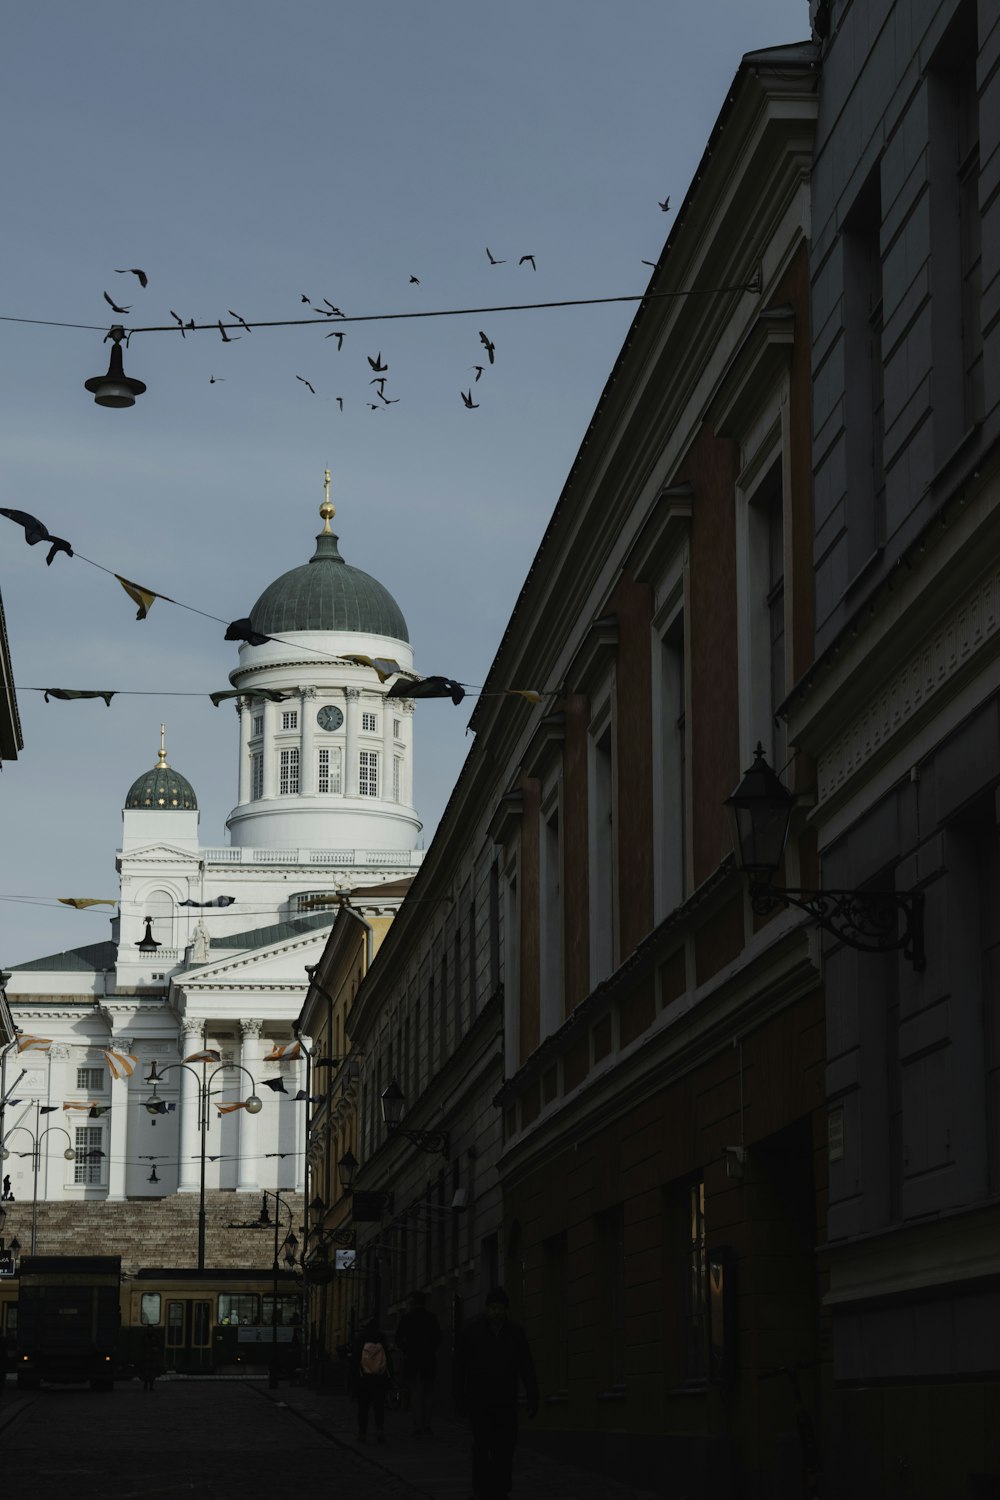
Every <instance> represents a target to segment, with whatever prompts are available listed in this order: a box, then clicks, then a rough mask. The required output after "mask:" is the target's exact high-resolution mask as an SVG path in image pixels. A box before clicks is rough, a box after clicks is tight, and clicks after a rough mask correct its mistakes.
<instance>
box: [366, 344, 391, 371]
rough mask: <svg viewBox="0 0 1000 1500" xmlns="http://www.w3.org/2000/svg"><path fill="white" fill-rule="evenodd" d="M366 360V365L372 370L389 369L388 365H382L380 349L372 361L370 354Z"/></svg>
mask: <svg viewBox="0 0 1000 1500" xmlns="http://www.w3.org/2000/svg"><path fill="white" fill-rule="evenodd" d="M367 359H368V363H369V364H370V365H371V367H372V369H373V370H388V368H389V366H388V365H384V364H383V363H382V351H381V349H380V350H379V351H378V353H377V354H376V356H375V358H374V359H372V357H371V355H370V354H369V355H368V356H367Z"/></svg>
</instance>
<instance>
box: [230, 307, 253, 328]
mask: <svg viewBox="0 0 1000 1500" xmlns="http://www.w3.org/2000/svg"><path fill="white" fill-rule="evenodd" d="M227 310H228V312H229V316H230V317H231V318H235V319H236V321H237V323H242V324H243V327H244V328H245V329H246V331H247V333H253V329H252V328H251V327H250V324H249V323H248V322H247V320H246V318H241V317H240V315H239V313H238V312H233V310H232V308H231V307H230V308H228V309H227Z"/></svg>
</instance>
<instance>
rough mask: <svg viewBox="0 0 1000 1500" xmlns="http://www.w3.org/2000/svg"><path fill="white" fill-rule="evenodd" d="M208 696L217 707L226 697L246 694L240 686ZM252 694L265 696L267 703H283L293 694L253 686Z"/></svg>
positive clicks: (239, 696) (241, 696)
mask: <svg viewBox="0 0 1000 1500" xmlns="http://www.w3.org/2000/svg"><path fill="white" fill-rule="evenodd" d="M264 639H265V640H267V639H268V637H267V636H265V637H264ZM250 644H251V645H252V646H256V645H259V644H260V643H259V642H258V641H251V643H250ZM208 696H209V698H210V699H211V700H212V703H213V705H214V706H215V707H216V708H218V706H219V704H220V703H223V702H225V700H226V699H227V698H245V697H246V696H247V695H246V693H245V692H244V691H243V689H242V688H223V689H220V691H219V692H217V693H209V695H208ZM253 696H254V697H255V698H266V699H267V701H268V703H284V702H285V700H286V698H291V697H292V696H293V694H292V693H283V692H281V690H280V689H279V688H264V687H255V688H254V690H253Z"/></svg>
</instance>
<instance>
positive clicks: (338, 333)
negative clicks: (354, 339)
mask: <svg viewBox="0 0 1000 1500" xmlns="http://www.w3.org/2000/svg"><path fill="white" fill-rule="evenodd" d="M326 337H327V338H328V339H336V340H337V348H338V349H343V347H344V335H343V333H341V331H340V329H339V328H335V329H334V330H333V332H332V333H328V334H327V335H326Z"/></svg>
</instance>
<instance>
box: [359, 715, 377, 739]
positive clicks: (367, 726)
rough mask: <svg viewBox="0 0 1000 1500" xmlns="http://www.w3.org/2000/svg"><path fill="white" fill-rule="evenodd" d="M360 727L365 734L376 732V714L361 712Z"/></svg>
mask: <svg viewBox="0 0 1000 1500" xmlns="http://www.w3.org/2000/svg"><path fill="white" fill-rule="evenodd" d="M361 728H362V729H363V731H364V732H365V734H377V733H378V716H377V715H376V714H369V713H363V714H362V715H361Z"/></svg>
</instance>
